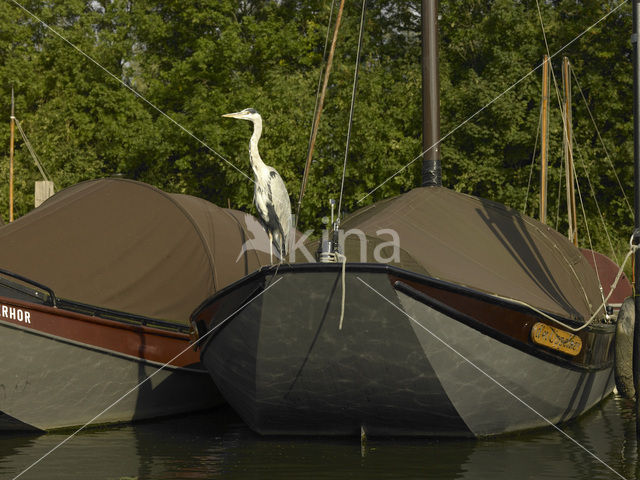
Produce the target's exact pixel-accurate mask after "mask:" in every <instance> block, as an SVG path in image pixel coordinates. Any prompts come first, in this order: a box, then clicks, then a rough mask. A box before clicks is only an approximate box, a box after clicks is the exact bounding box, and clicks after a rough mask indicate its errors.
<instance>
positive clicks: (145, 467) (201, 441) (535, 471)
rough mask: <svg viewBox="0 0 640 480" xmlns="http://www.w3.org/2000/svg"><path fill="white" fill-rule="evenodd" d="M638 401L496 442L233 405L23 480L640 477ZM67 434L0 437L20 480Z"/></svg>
mask: <svg viewBox="0 0 640 480" xmlns="http://www.w3.org/2000/svg"><path fill="white" fill-rule="evenodd" d="M634 411H635V407H634V405H633V403H631V402H629V401H626V400H623V399H621V398H620V397H618V396H611V397H609V398H608V399H607V400H605V401H604V402H603V403H602V404H600V405H599V406H598V407H596V408H594V409H593V410H591V411H590V412H588V413H587V414H586V415H584V416H582V417H581V418H580V419H578V420H577V421H573V422H571V423H569V424H565V425H563V426H562V429H563V431H564V432H566V434H567V435H569V436H570V437H572V438H573V439H574V440H576V441H577V442H578V443H580V444H581V445H582V446H583V447H584V448H586V449H587V450H588V451H589V452H591V453H592V454H593V455H595V456H597V457H598V458H600V459H601V460H602V461H604V462H605V463H606V464H607V465H609V466H610V467H611V468H612V469H613V470H615V471H616V472H617V473H618V474H620V475H621V476H618V475H617V474H616V473H615V472H613V471H612V470H610V469H609V468H607V467H606V466H604V465H603V464H602V463H600V462H599V461H598V460H596V459H595V458H594V457H593V456H591V455H590V454H589V453H587V452H586V451H585V450H583V449H582V448H581V447H579V446H578V445H576V444H575V443H573V442H572V441H571V440H569V439H567V438H566V437H565V436H563V435H562V434H561V433H560V432H558V431H556V430H554V429H551V428H550V429H544V430H539V431H535V432H529V433H527V434H521V435H517V436H509V437H503V438H497V439H491V440H447V441H442V440H440V441H436V440H426V439H425V440H412V441H407V440H392V439H385V440H369V441H368V442H367V443H366V445H365V446H364V447H361V445H360V442H359V439H348V440H345V439H300V438H296V439H292V438H275V439H274V438H268V439H265V438H261V437H258V436H257V435H254V434H253V433H251V431H250V430H249V429H248V428H247V427H245V426H244V425H243V424H242V422H241V421H240V420H239V419H238V418H237V417H236V416H235V415H234V414H233V412H232V411H231V410H229V409H228V408H222V409H219V410H216V411H214V412H210V413H207V414H198V415H190V416H186V417H180V418H171V419H165V420H161V421H155V422H147V423H140V424H136V425H126V426H119V427H111V428H108V429H101V430H92V431H85V432H81V433H80V434H79V435H77V436H76V437H74V438H73V439H71V440H70V441H69V442H68V443H66V444H64V445H63V446H61V447H60V448H59V449H57V450H56V451H54V452H53V453H52V454H50V455H49V456H48V457H46V458H45V459H44V460H43V461H42V462H40V463H39V464H38V465H36V466H35V467H33V468H32V469H31V470H29V471H28V472H26V473H24V475H22V476H20V477H19V478H21V479H125V478H126V479H132V478H137V479H177V478H185V479H203V478H238V479H263V478H268V479H271V478H273V479H301V478H302V479H305V478H309V479H323V478H327V479H329V478H330V479H336V478H363V479H364V478H366V479H376V478H389V479H396V478H428V479H458V478H460V479H492V480H496V479H527V478H531V479H536V480H544V479H612V478H626V479H640V467H638V448H637V440H636V427H635V416H634ZM66 437H67V435H63V434H47V435H40V436H24V435H2V436H0V478H3V479H4V478H9V479H11V478H15V477H16V476H17V475H19V474H20V473H21V472H22V471H23V470H24V469H25V468H27V467H28V466H29V465H31V464H32V463H33V462H35V461H36V460H38V459H39V458H40V457H42V455H44V454H45V453H47V452H48V451H49V450H51V449H52V448H53V447H55V446H56V445H57V444H59V443H60V442H62V441H63V440H64V439H65V438H66Z"/></svg>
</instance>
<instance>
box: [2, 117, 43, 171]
mask: <svg viewBox="0 0 640 480" xmlns="http://www.w3.org/2000/svg"><path fill="white" fill-rule="evenodd" d="M11 118H12V119H13V120H14V121H15V122H16V126H17V127H18V131H19V132H20V135H22V139H23V140H24V144H25V145H26V146H27V150H29V153H30V154H31V158H33V161H34V162H35V164H36V167H38V170H39V171H40V175H42V178H44V179H45V180H46V181H47V182H49V181H51V180H50V179H49V176H48V175H47V173H46V170H45V168H44V165H42V162H41V161H40V159H39V158H38V155H36V152H35V150H34V149H33V146H32V145H31V142H30V141H29V139H28V138H27V134H26V133H24V130H23V129H22V125H21V124H20V121H19V120H18V119H17V118H16V117H15V116H13V115H12V116H11Z"/></svg>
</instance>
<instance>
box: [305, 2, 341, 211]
mask: <svg viewBox="0 0 640 480" xmlns="http://www.w3.org/2000/svg"><path fill="white" fill-rule="evenodd" d="M344 3H345V0H340V6H339V7H338V14H337V15H336V25H335V27H334V30H333V38H332V39H331V49H330V50H329V57H328V58H327V68H326V70H325V73H324V82H323V84H322V91H321V92H320V105H319V107H318V109H317V111H316V114H315V118H314V121H313V129H312V132H311V142H310V143H311V145H310V147H309V152H308V153H307V161H306V163H305V166H304V174H303V176H302V185H301V187H300V196H299V198H298V211H300V208H301V206H302V199H303V198H304V191H305V189H306V188H307V180H308V178H309V170H310V169H311V160H312V158H313V150H314V147H315V143H316V135H317V134H318V126H319V124H320V116H321V115H322V107H323V105H324V97H325V95H326V93H327V86H328V84H329V74H330V73H331V65H332V64H333V55H334V53H335V49H336V42H337V40H338V32H339V31H340V23H341V22H342V12H343V10H344ZM296 222H297V220H296Z"/></svg>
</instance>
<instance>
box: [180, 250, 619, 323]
mask: <svg viewBox="0 0 640 480" xmlns="http://www.w3.org/2000/svg"><path fill="white" fill-rule="evenodd" d="M341 269H342V264H341V263H293V264H284V263H283V264H280V265H268V266H265V267H262V268H260V269H259V270H256V271H255V272H252V273H250V274H249V275H246V276H244V277H242V278H241V279H240V280H238V281H236V282H234V283H231V284H230V285H227V286H226V287H224V288H223V289H221V290H219V291H217V292H216V293H214V294H213V295H211V296H209V297H208V298H207V299H205V300H204V301H203V302H202V303H201V304H200V305H198V306H197V307H196V308H195V310H194V311H193V312H192V313H191V316H190V318H191V322H192V323H193V321H194V319H195V317H197V316H198V314H200V312H201V311H202V310H203V309H204V308H206V307H207V305H209V304H211V303H214V302H216V301H217V300H218V299H219V298H221V297H224V296H225V295H227V294H229V293H230V292H232V291H235V290H236V289H237V288H239V287H241V286H243V285H245V284H247V283H250V282H252V281H253V280H254V279H255V278H257V277H264V278H267V276H268V274H269V273H273V275H274V276H275V275H276V274H278V273H289V272H292V273H295V272H309V271H314V272H340V271H341ZM345 270H346V271H347V272H363V273H387V274H389V275H393V276H395V277H398V278H406V279H409V280H414V281H418V282H420V283H423V284H425V285H428V286H432V287H436V288H441V289H445V290H448V291H450V292H453V293H459V294H462V295H467V296H470V297H472V298H476V299H478V300H483V301H491V302H492V303H494V304H495V305H499V306H504V307H506V308H509V309H510V310H514V311H519V312H523V313H532V312H533V310H531V309H530V308H528V307H526V306H524V305H522V304H521V303H518V302H515V301H510V300H509V299H507V298H504V297H498V296H495V295H492V294H490V293H486V292H482V291H480V290H476V289H473V288H471V287H467V286H464V285H460V284H457V283H453V282H449V281H446V280H441V279H438V278H435V277H430V276H428V275H424V274H421V273H416V272H412V271H410V270H406V269H404V268H400V267H397V266H395V265H389V264H381V263H358V262H347V263H346V265H345ZM540 311H541V312H542V313H543V314H545V315H548V316H549V317H551V318H554V319H556V320H558V321H561V322H565V323H567V324H568V325H570V326H573V327H580V326H582V325H584V320H583V322H579V321H576V320H575V319H572V318H568V317H563V316H561V315H558V314H556V313H551V312H548V311H544V310H540ZM587 328H588V329H594V330H597V329H601V328H604V329H609V328H611V329H613V330H615V325H614V324H603V323H591V324H590V325H589V327H587Z"/></svg>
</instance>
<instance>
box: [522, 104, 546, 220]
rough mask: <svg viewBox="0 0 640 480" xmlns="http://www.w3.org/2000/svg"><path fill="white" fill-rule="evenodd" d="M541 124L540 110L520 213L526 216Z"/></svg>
mask: <svg viewBox="0 0 640 480" xmlns="http://www.w3.org/2000/svg"><path fill="white" fill-rule="evenodd" d="M541 103H542V101H541ZM541 124H542V108H540V115H538V129H537V130H536V141H535V143H534V145H533V154H532V156H531V166H530V167H529V181H528V182H527V191H526V192H525V196H524V207H523V209H522V213H523V214H525V215H526V214H527V202H528V201H529V192H530V191H531V178H532V177H533V169H534V166H535V163H536V153H537V150H538V140H539V139H540V130H541Z"/></svg>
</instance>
